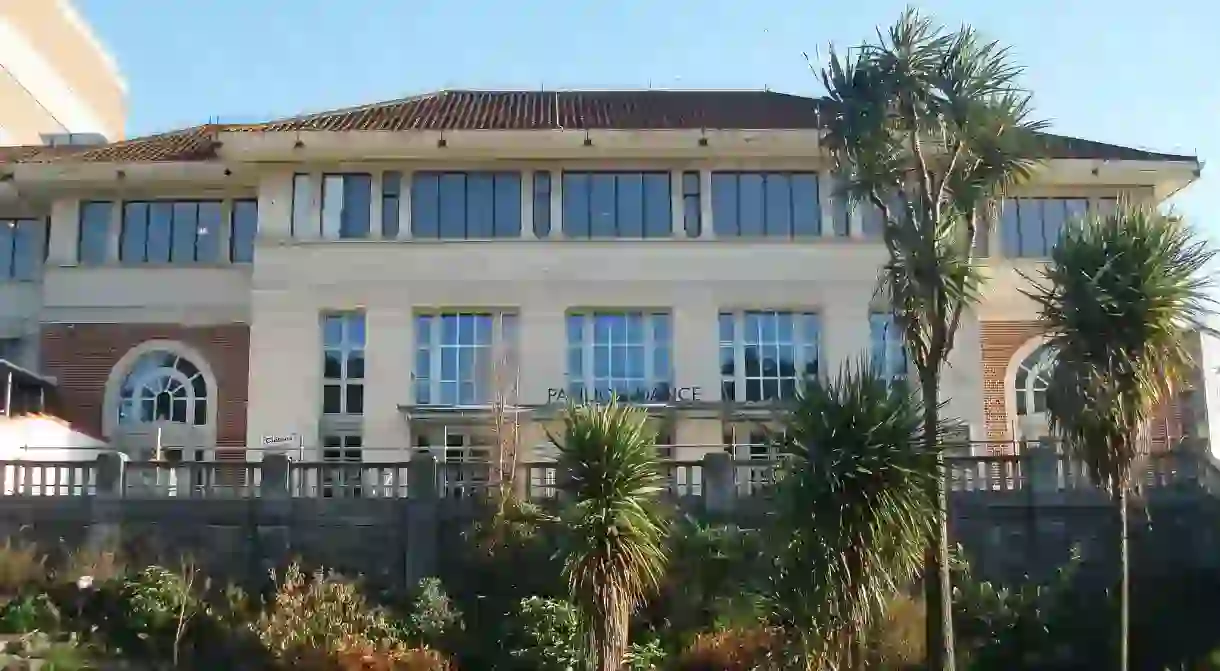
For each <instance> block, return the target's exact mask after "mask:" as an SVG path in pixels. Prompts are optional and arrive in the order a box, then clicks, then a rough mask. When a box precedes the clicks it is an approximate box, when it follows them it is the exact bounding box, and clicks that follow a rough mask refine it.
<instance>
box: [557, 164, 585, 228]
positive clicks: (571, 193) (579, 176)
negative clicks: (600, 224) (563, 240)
mask: <svg viewBox="0 0 1220 671" xmlns="http://www.w3.org/2000/svg"><path fill="white" fill-rule="evenodd" d="M562 198H563V222H562V226H563V234H564V236H565V237H569V238H587V237H589V231H590V228H589V174H588V173H567V172H565V173H564V174H563V193H562Z"/></svg>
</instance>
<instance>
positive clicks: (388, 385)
mask: <svg viewBox="0 0 1220 671" xmlns="http://www.w3.org/2000/svg"><path fill="white" fill-rule="evenodd" d="M366 324H367V328H366V333H367V342H366V343H365V350H364V353H365V357H366V360H367V365H366V366H365V370H364V396H365V398H366V399H376V402H373V403H366V404H365V407H364V446H365V448H368V449H371V450H372V451H370V452H369V458H370V459H371V460H374V461H394V460H400V459H401V460H405V459H407V457H408V454H409V448H410V446H411V437H410V435H409V433H408V430H407V422H406V418H405V417H403V414H402V412H401V411H400V410H399V409H398V406H399V404H406V403H410V402H411V400H412V395H411V374H412V371H413V370H414V356H415V320H414V319H413V316H412V313H411V307H410V305H409V304H406V303H404V304H403V305H384V306H376V307H370V308H369V310H368V312H367V313H366Z"/></svg>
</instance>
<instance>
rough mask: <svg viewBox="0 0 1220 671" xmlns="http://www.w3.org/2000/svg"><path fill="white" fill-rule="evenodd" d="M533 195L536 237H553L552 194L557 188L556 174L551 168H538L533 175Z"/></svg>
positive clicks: (533, 222)
mask: <svg viewBox="0 0 1220 671" xmlns="http://www.w3.org/2000/svg"><path fill="white" fill-rule="evenodd" d="M532 181H533V184H532V185H531V186H532V187H533V189H532V193H531V197H532V198H533V199H534V205H533V206H534V212H533V219H534V220H533V221H532V222H531V223H532V224H533V230H534V237H535V238H538V239H540V240H541V239H544V238H549V237H551V233H552V231H553V230H554V223H555V222H553V221H551V219H552V217H551V194H552V193H553V192H554V189H555V176H554V175H553V174H552V173H551V171H550V170H536V171H534V176H533V180H532Z"/></svg>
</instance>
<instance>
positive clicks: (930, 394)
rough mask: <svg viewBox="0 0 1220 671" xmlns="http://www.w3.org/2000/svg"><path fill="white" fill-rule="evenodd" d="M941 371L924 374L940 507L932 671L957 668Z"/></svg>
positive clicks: (927, 567)
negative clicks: (941, 421)
mask: <svg viewBox="0 0 1220 671" xmlns="http://www.w3.org/2000/svg"><path fill="white" fill-rule="evenodd" d="M937 377H938V375H937V371H933V370H929V371H923V372H921V373H920V387H921V388H922V391H923V402H924V409H923V413H924V427H923V430H924V435H923V440H924V448H925V449H927V450H929V451H932V452H935V453H936V455H937V456H936V471H937V477H936V481H935V483H933V486H934V487H935V488H936V491H935V492H932V495H933V501H935V504H936V505H935V507H936V519H935V520H934V521H933V526H932V537H931V538H930V539H929V543H928V550H927V554H926V555H925V559H924V600H925V601H926V607H927V609H928V612H927V618H926V619H927V639H926V646H927V653H926V654H927V656H928V670H929V671H955V669H956V661H955V655H954V650H953V589H952V582H951V581H950V579H949V518H948V507H949V500H948V499H949V497H948V487H946V486H945V484H946V483H945V475H946V473H945V458H944V454H943V453H942V451H941V449H940V447H941V446H940V445H939V444H938V442H939V440H940V435H939V431H937V429H938V427H939V424H940V421H939V420H940V417H939V412H940V407H939V406H940V395H939V390H938V386H937V382H938V380H937Z"/></svg>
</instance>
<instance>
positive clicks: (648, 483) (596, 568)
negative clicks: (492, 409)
mask: <svg viewBox="0 0 1220 671" xmlns="http://www.w3.org/2000/svg"><path fill="white" fill-rule="evenodd" d="M646 419H647V415H646V413H645V412H644V411H643V410H641V409H638V408H634V407H631V406H628V405H622V404H619V403H618V402H617V401H611V402H610V403H609V404H606V405H580V406H570V407H569V408H568V409H567V410H566V412H565V413H564V417H563V435H562V436H558V437H552V438H551V440H552V442H554V443H555V444H556V445H558V446H559V464H558V465H559V468H560V470H561V471H562V473H563V475H562V477H561V479H560V483H559V487H560V489H561V491H562V493H563V495H564V499H565V506H564V509H563V512H562V514H561V521H562V526H563V537H564V538H563V540H564V542H563V550H562V551H563V552H564V555H565V563H564V577H565V579H566V580H567V583H568V589H569V591H570V594H571V597H572V599H573V602H574V603H576V604H577V605H578V606H579V608H580V611H581V614H582V617H583V620H584V624H585V627H586V631H587V633H588V639H589V652H590V655H591V658H592V659H593V660H595V662H596V664H597V666H596V667H595V668H597V669H605V670H610V669H614V670H617V669H618V667H619V665H620V664H621V663H622V659H623V655H624V654H626V651H627V624H628V620H629V617H630V615H631V613H632V612H634V611H635V610H636V609H637V608H639V607H640V606H641V605H643V603H644V601H645V599H646V598H647V597H648V596H649V595H650V594H652V593H654V592H655V591H656V590H657V588H658V586H659V585H660V582H661V579H662V577H663V576H664V572H665V566H666V560H667V556H666V534H667V530H668V522H667V520H666V517H665V515H664V514H663V512H662V510H661V508H660V506H659V505H658V497H659V495H660V493H661V491H662V490H663V487H662V482H661V472H660V468H659V460H658V455H657V449H656V444H655V436H654V435H653V433H652V432H651V431H650V430H649V429H648V428H647V427H646V426H645V421H646Z"/></svg>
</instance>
